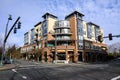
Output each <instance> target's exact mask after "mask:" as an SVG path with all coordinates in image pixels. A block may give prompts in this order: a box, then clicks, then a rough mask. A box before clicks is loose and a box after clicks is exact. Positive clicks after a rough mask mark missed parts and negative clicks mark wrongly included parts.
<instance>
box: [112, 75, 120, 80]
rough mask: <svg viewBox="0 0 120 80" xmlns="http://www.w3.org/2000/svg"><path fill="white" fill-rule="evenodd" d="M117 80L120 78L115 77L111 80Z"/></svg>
mask: <svg viewBox="0 0 120 80" xmlns="http://www.w3.org/2000/svg"><path fill="white" fill-rule="evenodd" d="M117 79H120V76H117V77H114V78H112V79H111V80H117Z"/></svg>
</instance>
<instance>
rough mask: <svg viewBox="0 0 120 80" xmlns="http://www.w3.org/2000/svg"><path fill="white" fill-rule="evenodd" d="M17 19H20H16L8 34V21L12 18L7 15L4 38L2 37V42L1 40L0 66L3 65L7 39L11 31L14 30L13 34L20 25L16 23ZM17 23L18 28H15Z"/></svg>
mask: <svg viewBox="0 0 120 80" xmlns="http://www.w3.org/2000/svg"><path fill="white" fill-rule="evenodd" d="M19 19H20V17H18V18H17V20H16V21H15V23H14V24H13V26H12V27H11V29H10V30H9V32H8V31H7V30H8V23H9V21H10V20H12V16H11V15H9V18H8V21H7V24H6V29H5V36H4V40H3V48H2V55H1V63H0V65H1V66H2V65H3V57H4V54H5V44H6V42H7V39H8V37H9V35H10V33H11V31H12V30H13V28H14V33H16V29H20V26H21V23H20V22H18V20H19ZM17 22H18V28H16V26H15V25H16V24H17Z"/></svg>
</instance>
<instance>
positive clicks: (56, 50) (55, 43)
mask: <svg viewBox="0 0 120 80" xmlns="http://www.w3.org/2000/svg"><path fill="white" fill-rule="evenodd" d="M56 60H57V34H56V32H55V61H54V63H56Z"/></svg>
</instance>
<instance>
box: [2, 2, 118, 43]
mask: <svg viewBox="0 0 120 80" xmlns="http://www.w3.org/2000/svg"><path fill="white" fill-rule="evenodd" d="M74 10H78V11H79V12H81V13H83V14H85V16H84V20H85V21H87V22H89V21H92V22H94V23H95V24H98V25H99V26H101V28H103V30H104V32H105V36H106V35H108V34H109V33H113V34H120V32H119V31H120V28H119V27H118V26H119V25H120V20H119V19H120V14H119V13H120V0H35V1H33V0H29V1H28V0H1V3H0V13H1V17H0V19H1V18H2V20H0V21H1V22H2V23H1V24H0V28H1V26H4V25H5V24H6V21H7V17H8V14H12V15H13V17H14V19H13V20H15V19H16V18H17V17H18V16H21V19H20V20H21V22H22V28H21V29H20V30H18V33H17V34H16V35H17V36H15V35H14V36H13V34H12V37H10V39H11V40H12V42H16V43H17V44H20V45H21V44H22V43H23V35H24V33H25V32H27V31H29V30H30V29H31V28H33V27H34V25H35V24H36V23H38V22H39V21H42V20H43V19H42V15H44V14H45V13H46V12H50V13H52V14H54V15H56V16H58V17H59V19H60V20H61V19H64V17H65V16H66V15H68V14H70V13H71V12H73V11H74ZM13 22H14V21H13ZM11 25H12V23H11ZM4 28H5V27H2V30H1V29H0V33H4ZM18 36H19V37H18ZM12 38H13V39H12ZM116 41H118V39H116V38H115V40H113V41H112V42H116ZM12 42H11V43H12ZM106 42H107V43H108V44H110V43H112V42H109V41H108V40H107V41H106Z"/></svg>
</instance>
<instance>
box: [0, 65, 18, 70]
mask: <svg viewBox="0 0 120 80" xmlns="http://www.w3.org/2000/svg"><path fill="white" fill-rule="evenodd" d="M10 66H11V67H10ZM17 66H18V65H17V64H11V65H8V66H6V65H4V66H1V67H0V71H4V70H9V69H13V68H16V67H17Z"/></svg>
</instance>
